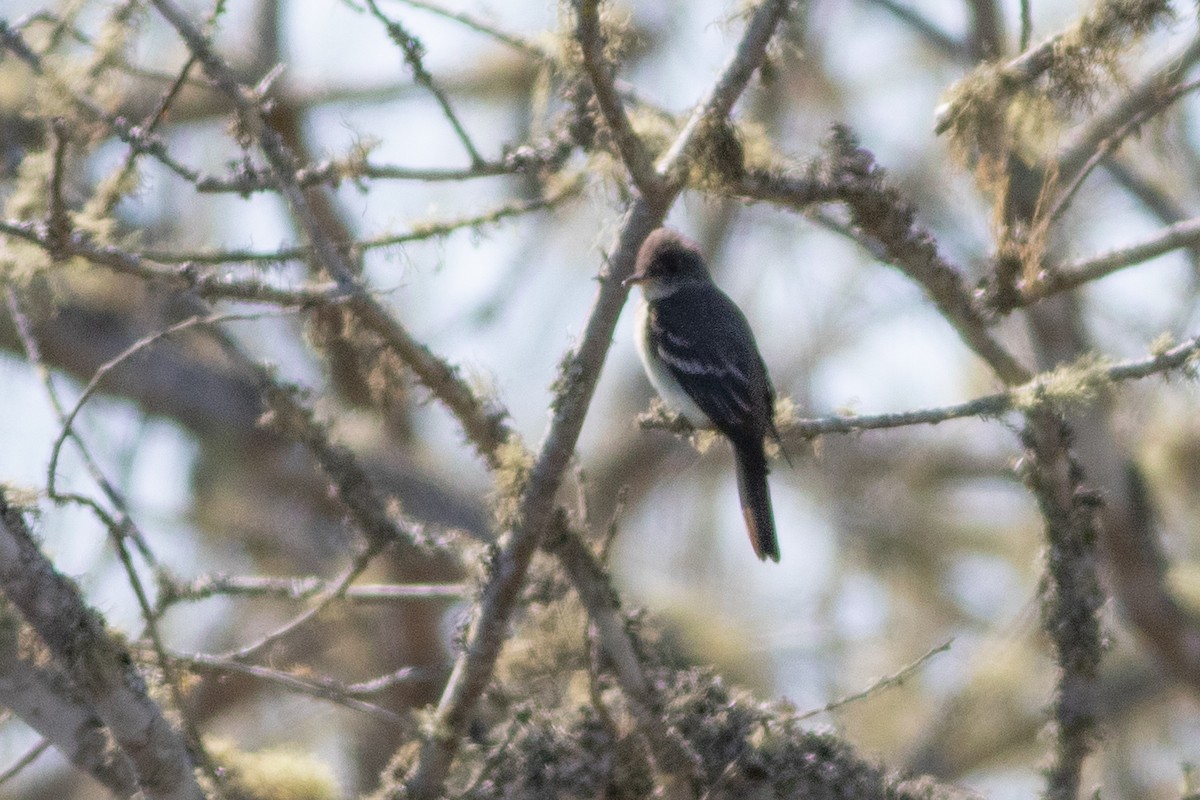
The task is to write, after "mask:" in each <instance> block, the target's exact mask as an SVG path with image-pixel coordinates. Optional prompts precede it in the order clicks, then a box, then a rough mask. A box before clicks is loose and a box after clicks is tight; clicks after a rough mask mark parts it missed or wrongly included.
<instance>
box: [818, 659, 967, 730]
mask: <svg viewBox="0 0 1200 800" xmlns="http://www.w3.org/2000/svg"><path fill="white" fill-rule="evenodd" d="M952 644H954V640H953V639H947V640H946V641H944V642H942V643H941V644H939V645H938V646H937V647H934V648H932V649H931V650H928V651H927V652H926V653H925V654H924V655H922V656H919V657H918V658H917V659H916V660H915V661H913V662H912V663H911V664H906V665H905V666H903V667H901V668H900V669H899V670H897V671H896V672H893V673H892V674H891V675H885V676H884V677H882V678H879V679H878V680H876V681H874V682H872V683H871V685H869V686H867V688H865V689H863V690H862V691H859V692H855V693H854V694H848V695H846V696H845V697H843V698H840V699H838V700H834V701H833V702H831V703H828V704H826V705H824V706H822V707H821V708H815V709H813V710H812V711H806V712H804V713H803V714H800V715H799V716H797V717H796V722H803V721H804V720H806V719H811V718H812V717H815V716H817V715H818V714H827V713H829V712H830V711H836V710H837V709H839V708H841V707H843V706H847V705H850V704H851V703H856V702H858V701H859V700H864V699H866V698H868V697H870V696H872V695H874V694H877V693H878V692H880V691H882V690H884V689H890V688H892V687H893V686H900V685H901V684H903V683H904V682H905V681H906V680H908V679H909V678H910V677H912V675H913V673H915V672H916V671H917V670H919V669H920V668H921V667H923V666H925V664H926V662H928V661H929V660H930V659H932V658H933V657H934V656H936V655H939V654H941V653H945V652H947V651H949V650H950V645H952Z"/></svg>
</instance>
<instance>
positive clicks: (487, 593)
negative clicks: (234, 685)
mask: <svg viewBox="0 0 1200 800" xmlns="http://www.w3.org/2000/svg"><path fill="white" fill-rule="evenodd" d="M788 5H789V3H788V1H787V0H766V1H765V2H763V3H761V4H760V5H759V6H758V7H757V8H756V9H755V10H754V11H753V14H752V16H751V19H750V22H749V24H748V25H747V28H746V33H745V34H744V36H743V40H742V44H741V45H740V46H739V48H738V51H737V56H736V57H735V58H734V59H733V60H732V61H731V62H730V63H729V64H728V65H727V66H726V68H725V71H724V72H723V73H722V75H721V77H720V78H719V79H718V81H717V84H716V87H715V88H714V90H713V92H712V93H711V94H710V96H709V99H708V101H706V102H705V103H704V104H702V108H704V109H707V111H706V112H705V113H707V114H717V113H727V112H728V110H729V109H731V108H732V107H733V103H734V102H735V101H736V99H737V95H738V94H739V93H740V92H741V91H743V90H744V89H745V87H746V85H747V84H748V83H749V80H750V78H751V76H752V75H753V74H754V71H755V70H756V69H757V68H758V67H759V66H760V65H761V64H762V61H763V59H764V58H765V57H766V48H767V44H768V43H769V42H770V39H771V36H772V35H773V34H774V31H775V29H776V27H777V26H778V24H779V22H780V20H781V19H782V18H783V16H784V14H785V12H786V10H787V8H788ZM585 49H586V48H585ZM602 82H603V81H602ZM698 129H699V126H698V125H689V126H688V127H687V128H685V130H684V131H683V132H682V133H681V134H680V137H679V140H677V142H676V144H675V146H673V147H672V148H671V151H670V152H671V153H673V154H674V155H672V156H670V157H669V158H667V159H666V161H665V163H664V164H663V165H662V166H661V167H660V169H659V174H660V175H666V174H671V173H672V172H673V171H674V170H675V169H676V168H677V166H678V162H679V160H680V159H681V158H682V156H683V154H684V152H686V150H687V148H688V144H689V143H690V142H691V141H692V139H693V138H694V135H695V132H696V130H698ZM626 166H627V168H630V169H631V171H632V165H630V164H628V163H627V164H626ZM680 188H681V187H679V186H678V185H670V186H668V187H666V188H665V189H664V190H663V192H660V193H658V194H646V193H644V192H643V194H642V196H641V197H640V198H638V199H637V200H636V201H635V202H634V204H633V208H632V209H631V210H630V212H629V214H628V215H627V216H626V218H625V221H624V223H623V224H622V226H621V231H620V233H619V234H618V238H617V243H616V247H615V248H614V249H613V252H612V255H611V256H610V258H609V269H608V273H607V274H606V275H602V276H601V280H600V286H599V291H598V294H597V296H596V300H595V302H594V304H593V306H592V310H591V312H590V314H589V317H588V321H587V325H586V327H585V329H584V332H583V337H582V339H581V341H580V344H579V347H578V348H577V349H576V350H575V352H574V353H573V354H571V355H570V356H569V357H568V358H567V359H565V360H564V365H563V369H562V372H561V375H560V379H559V384H558V385H559V389H558V392H557V393H556V396H555V400H554V403H553V405H552V408H553V409H554V416H553V418H552V420H551V423H550V429H549V431H548V432H547V434H546V438H545V440H544V441H543V443H542V446H541V449H540V451H539V453H538V454H537V457H536V458H535V459H534V462H533V466H532V467H531V469H530V472H529V478H528V481H527V483H526V485H525V487H524V490H523V491H522V494H521V497H520V501H519V506H518V509H517V513H516V515H515V521H514V524H513V526H512V529H511V530H510V531H509V533H508V534H507V535H506V536H505V537H504V538H503V539H502V541H501V544H500V551H499V553H498V554H497V556H496V558H495V561H494V562H493V566H492V571H491V574H490V575H489V578H488V581H487V583H486V584H485V586H484V589H483V593H482V596H481V597H480V600H479V603H478V605H477V607H476V609H475V614H474V618H473V620H472V623H471V626H470V628H469V630H468V634H467V641H466V647H465V649H464V650H463V652H462V654H461V655H460V656H459V658H458V660H457V661H456V663H455V665H454V671H453V672H452V673H451V675H450V680H449V682H448V683H447V685H446V689H445V691H444V692H443V694H442V698H441V701H440V702H439V703H438V707H437V711H436V713H435V716H434V721H433V724H432V726H431V729H432V733H431V734H430V735H429V737H428V738H427V739H426V740H425V742H424V744H423V746H422V748H421V752H420V754H419V756H418V759H417V763H416V766H415V767H414V769H413V771H412V773H411V776H410V778H409V779H408V781H407V783H406V785H405V787H404V788H403V790H402V791H403V793H404V794H405V796H406V797H408V798H416V799H417V800H424V799H426V798H433V797H436V796H438V795H439V794H441V792H442V788H443V786H444V784H445V780H446V777H447V775H448V774H449V771H450V766H451V763H452V762H453V760H454V756H455V753H456V752H457V749H458V746H459V742H460V741H461V739H462V737H463V735H464V733H465V731H466V728H467V725H468V723H469V722H470V719H471V717H472V715H473V713H474V709H475V705H476V703H477V701H478V700H479V697H480V696H481V695H482V693H483V691H484V689H485V688H486V687H487V685H488V683H489V682H490V680H491V675H492V669H493V667H494V666H495V663H496V658H497V656H498V655H499V652H500V647H501V645H502V644H503V642H504V639H505V637H506V635H507V625H508V621H509V618H510V617H511V614H512V611H513V609H514V607H515V605H516V601H517V597H518V595H519V592H520V589H521V586H522V585H523V583H524V579H525V573H526V571H527V569H528V567H529V562H530V559H531V558H532V556H533V553H534V551H535V550H536V549H537V546H538V543H539V542H540V540H541V538H542V536H543V534H544V532H545V531H546V530H547V529H548V527H549V524H550V522H551V520H552V518H553V514H554V508H555V495H556V494H557V492H558V489H559V487H560V486H561V485H562V480H563V475H564V473H565V471H566V469H567V467H568V465H569V464H570V461H571V458H572V455H573V453H574V450H575V443H576V441H577V440H578V438H579V433H580V430H581V429H582V427H583V422H584V419H585V417H586V416H587V411H588V407H589V405H590V403H591V399H592V395H593V393H594V391H595V388H596V383H597V381H598V380H599V376H600V371H601V368H602V367H603V366H604V360H605V356H606V355H607V353H608V348H609V346H610V345H611V343H612V339H613V331H614V329H615V327H616V322H617V317H618V316H619V315H620V313H621V308H622V306H623V305H624V302H625V298H626V296H627V294H628V290H627V289H626V288H625V287H623V286H622V285H621V280H622V279H623V278H625V277H627V276H628V275H630V274H632V272H633V265H634V261H635V259H636V257H637V252H638V249H639V248H640V247H641V244H642V242H643V241H644V240H645V238H646V237H647V236H648V235H649V234H650V232H651V231H652V230H653V229H654V228H656V227H658V226H659V225H661V224H662V220H663V219H664V217H665V216H666V213H667V211H668V209H669V208H670V205H671V203H672V202H674V200H675V197H676V196H677V195H678V193H679V191H680Z"/></svg>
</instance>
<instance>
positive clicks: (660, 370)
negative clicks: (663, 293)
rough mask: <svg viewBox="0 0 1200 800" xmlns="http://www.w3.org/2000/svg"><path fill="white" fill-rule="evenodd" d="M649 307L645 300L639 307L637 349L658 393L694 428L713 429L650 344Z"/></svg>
mask: <svg viewBox="0 0 1200 800" xmlns="http://www.w3.org/2000/svg"><path fill="white" fill-rule="evenodd" d="M649 325H650V306H649V305H648V304H647V303H646V301H645V300H644V299H643V300H641V301H640V302H639V303H638V306H637V350H638V355H639V356H641V357H642V365H643V366H645V368H646V377H648V378H649V379H650V383H651V385H653V386H654V390H655V391H656V392H658V396H659V397H661V398H662V399H663V402H664V403H666V404H667V408H669V409H671V410H672V411H674V412H675V413H676V414H682V415H683V417H684V419H686V420H687V421H688V422H689V423H691V425H692V426H693V427H696V428H711V427H713V424H712V421H711V420H709V418H708V415H707V414H705V413H704V412H703V411H701V410H700V406H698V405H696V403H695V402H694V401H693V400H692V398H691V397H690V396H689V395H688V393H687V392H686V391H684V389H683V387H682V386H680V385H679V381H677V380H675V376H674V375H672V374H671V370H670V369H669V368H668V367H667V365H666V364H664V363H663V361H662V359H661V358H659V356H658V353H656V352H654V348H653V347H651V346H650V335H649V333H650V332H649Z"/></svg>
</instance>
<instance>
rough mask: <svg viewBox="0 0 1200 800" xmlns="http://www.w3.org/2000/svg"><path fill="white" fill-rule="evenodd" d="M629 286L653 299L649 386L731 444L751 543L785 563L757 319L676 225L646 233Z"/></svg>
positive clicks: (645, 352)
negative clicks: (772, 484)
mask: <svg viewBox="0 0 1200 800" xmlns="http://www.w3.org/2000/svg"><path fill="white" fill-rule="evenodd" d="M631 284H636V285H638V286H640V287H641V289H642V296H643V298H644V299H645V302H644V303H643V304H641V306H640V307H639V308H638V332H637V346H638V353H639V354H640V355H641V357H642V364H643V365H644V366H645V368H646V375H647V376H648V377H649V378H650V383H652V384H654V388H655V389H656V390H657V391H658V394H659V395H660V396H661V397H662V399H663V401H665V402H666V404H667V406H668V407H670V408H671V409H672V410H673V411H675V412H677V413H679V414H682V415H683V417H684V418H685V419H686V420H687V421H688V422H689V423H691V424H692V425H693V426H694V427H697V428H716V429H717V430H718V431H720V432H721V433H722V434H724V436H725V437H726V438H727V439H729V441H730V443H731V444H732V445H733V452H734V456H735V458H736V459H737V484H738V496H739V497H740V499H741V505H742V514H743V516H745V518H746V529H747V532H748V533H749V534H750V544H752V545H753V546H754V552H755V554H756V555H757V556H758V557H759V558H760V559H764V560H765V559H768V558H769V559H771V560H772V561H778V560H779V542H778V541H777V539H776V537H775V518H774V515H773V514H772V512H771V495H770V493H769V491H768V489H767V472H768V470H767V455H766V451H765V448H764V441H763V440H764V438H765V437H766V436H768V435H770V436H771V437H773V438H774V439H775V440H776V441H779V431H778V430H777V429H776V428H775V391H774V389H772V387H771V379H770V378H769V377H767V368H766V365H764V364H763V360H762V356H761V355H759V353H758V346H757V345H756V344H755V342H754V333H753V332H752V331H751V330H750V323H748V322H747V321H746V316H745V314H743V313H742V311H741V309H739V308H738V307H737V306H736V305H735V304H734V302H733V301H732V300H730V299H729V297H728V295H726V294H725V293H724V292H722V291H721V290H720V289H719V288H717V285H716V284H715V283H713V280H712V277H711V276H710V275H709V274H708V268H707V267H705V265H704V257H703V256H701V255H700V249H699V248H698V247H697V246H696V243H695V242H693V241H691V240H689V239H687V238H685V237H684V236H682V235H680V234H679V233H677V232H675V231H673V230H670V229H669V228H659V229H658V230H656V231H654V232H653V233H651V234H650V236H649V237H647V239H646V241H645V243H644V244H643V245H642V248H641V250H639V251H638V257H637V265H636V267H635V270H634V274H633V275H631V276H630V277H629V278H628V279H626V281H625V285H631Z"/></svg>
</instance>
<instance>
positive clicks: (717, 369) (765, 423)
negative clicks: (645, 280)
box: [648, 285, 775, 446]
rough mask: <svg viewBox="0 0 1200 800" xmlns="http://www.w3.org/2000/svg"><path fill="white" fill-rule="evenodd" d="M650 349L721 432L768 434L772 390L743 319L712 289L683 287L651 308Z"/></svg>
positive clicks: (746, 437) (751, 435)
mask: <svg viewBox="0 0 1200 800" xmlns="http://www.w3.org/2000/svg"><path fill="white" fill-rule="evenodd" d="M648 335H649V337H650V344H651V346H653V348H654V350H655V352H657V354H658V356H659V357H660V358H661V359H662V361H663V363H664V364H666V365H667V367H668V368H669V369H670V370H671V374H672V375H674V377H675V380H677V381H678V382H679V385H680V386H682V387H683V390H684V391H685V392H687V393H688V395H689V396H690V397H691V398H692V400H693V401H694V402H695V403H696V405H697V406H699V407H700V410H701V411H703V412H704V413H705V414H706V415H708V418H709V419H710V420H712V423H713V425H715V426H716V428H717V430H719V431H721V433H723V434H725V435H726V436H729V437H730V438H732V439H735V440H743V441H745V440H751V441H753V440H754V439H757V441H758V442H759V443H760V446H761V442H762V437H763V436H764V435H765V434H766V433H768V432H773V431H774V428H775V425H774V422H773V419H774V391H773V390H772V388H771V382H770V380H769V379H768V378H767V370H766V367H765V366H764V365H763V360H762V356H760V355H759V353H758V346H757V345H756V344H755V342H754V333H753V332H752V331H751V330H750V324H749V323H748V322H747V321H746V316H745V315H744V314H742V312H741V309H739V308H738V307H737V306H736V305H735V304H734V302H733V301H732V300H730V299H729V298H728V297H727V296H726V295H725V293H724V292H722V291H721V290H720V289H718V288H716V287H715V286H711V285H709V286H687V287H684V288H682V289H680V290H679V291H677V292H675V293H674V294H672V295H669V296H668V297H664V298H662V299H661V300H658V301H656V302H654V303H653V304H652V305H651V307H650V315H649V326H648Z"/></svg>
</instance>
